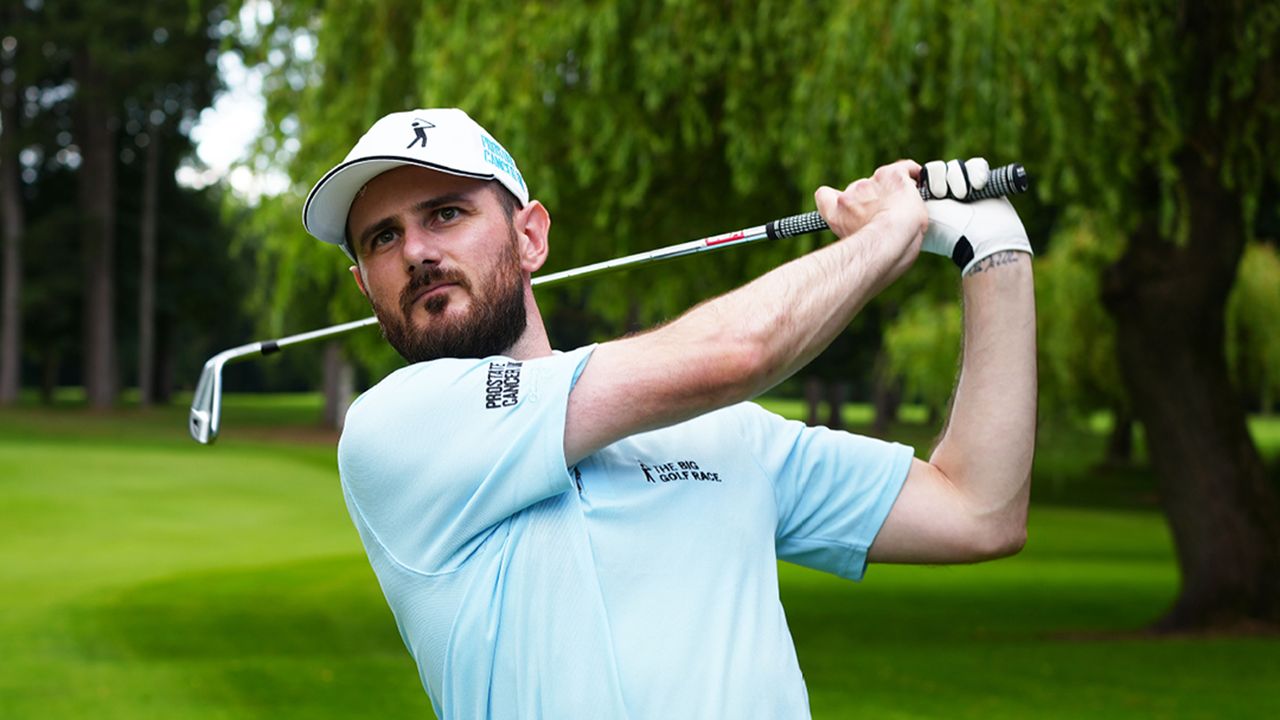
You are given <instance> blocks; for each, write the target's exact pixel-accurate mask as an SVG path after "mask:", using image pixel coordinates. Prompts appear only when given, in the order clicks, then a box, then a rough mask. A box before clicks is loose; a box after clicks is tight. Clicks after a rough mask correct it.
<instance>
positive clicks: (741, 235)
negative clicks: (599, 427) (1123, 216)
mask: <svg viewBox="0 0 1280 720" xmlns="http://www.w3.org/2000/svg"><path fill="white" fill-rule="evenodd" d="M1029 186H1030V179H1029V178H1028V177H1027V172H1026V170H1025V169H1024V168H1023V167H1022V165H1020V164H1017V163H1014V164H1011V165H1005V166H1002V167H998V168H994V169H992V170H991V176H990V178H989V179H988V180H987V184H986V185H985V186H983V188H982V189H981V190H976V191H974V192H973V193H971V194H970V195H969V196H968V197H967V198H965V202H972V201H976V200H985V199H988V198H993V197H998V196H1003V195H1011V194H1014V193H1022V192H1026V190H1027V188H1028V187H1029ZM920 196H921V197H922V198H923V199H925V200H932V199H934V198H933V197H932V196H931V195H930V193H929V190H928V188H927V187H925V186H923V185H921V186H920ZM826 229H828V228H827V223H826V221H825V220H823V219H822V216H821V215H819V214H818V213H817V212H816V211H814V212H807V213H802V214H800V215H792V216H790V217H785V218H781V219H778V220H773V221H770V222H767V223H765V224H764V225H756V226H754V227H749V228H744V229H742V230H735V231H734V232H729V233H723V234H720V235H712V236H710V237H705V238H700V239H698V240H690V241H688V242H683V243H678V244H676V245H669V246H667V247H663V248H658V249H656V250H647V251H645V252H639V253H636V254H634V255H627V256H625V257H621V258H615V259H613V260H605V261H603V262H598V263H594V264H591V265H584V266H582V267H578V268H573V269H571V270H562V271H560V272H556V273H550V274H548V275H539V276H538V277H536V278H533V281H532V284H533V286H534V287H544V286H546V287H551V286H553V285H559V284H561V283H563V282H567V281H569V280H578V279H582V278H588V277H592V276H593V275H599V274H601V273H605V272H610V271H613V270H621V269H623V268H630V267H636V266H640V265H647V264H649V263H655V262H660V261H663V260H671V259H673V258H678V257H682V256H684V255H692V254H695V253H700V252H706V251H708V250H719V249H721V248H726V247H732V246H735V245H746V244H748V243H753V242H756V241H758V240H775V239H778V238H787V237H795V236H797V235H806V234H808V233H814V232H818V231H821V230H826ZM376 324H378V319H377V318H376V317H369V318H365V319H363V320H355V321H352V322H347V323H342V324H341V325H333V326H330V327H326V328H321V329H319V330H312V331H310V332H304V333H299V334H297V335H289V336H287V337H282V338H278V339H275V340H263V341H261V342H252V343H249V344H247V345H241V346H239V347H234V348H231V349H229V350H223V351H222V352H220V353H218V354H217V355H214V356H213V357H211V358H209V360H208V361H207V362H205V364H204V369H203V370H202V371H201V373H200V380H199V381H198V382H197V383H196V390H195V394H194V395H193V396H192V398H191V413H190V415H189V421H188V425H189V427H190V430H191V437H192V438H194V439H195V440H196V442H198V443H200V444H202V445H210V444H212V443H213V441H214V440H216V439H217V438H218V428H219V424H220V421H221V416H222V368H223V367H225V366H226V365H227V363H233V362H240V361H242V360H245V359H248V358H252V357H257V356H261V355H271V354H273V353H276V352H279V351H280V350H282V349H284V348H286V347H289V346H290V345H300V344H302V343H307V342H311V341H313V340H320V339H322V338H327V337H333V336H335V335H342V334H344V333H348V332H351V331H352V330H357V329H359V328H363V327H368V326H370V325H376Z"/></svg>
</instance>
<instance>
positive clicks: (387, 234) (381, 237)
mask: <svg viewBox="0 0 1280 720" xmlns="http://www.w3.org/2000/svg"><path fill="white" fill-rule="evenodd" d="M395 237H396V234H395V233H394V232H393V231H391V230H383V231H382V232H380V233H378V234H377V235H374V236H373V246H374V247H377V246H379V245H386V244H387V243H389V242H391V241H392V240H394V239H395Z"/></svg>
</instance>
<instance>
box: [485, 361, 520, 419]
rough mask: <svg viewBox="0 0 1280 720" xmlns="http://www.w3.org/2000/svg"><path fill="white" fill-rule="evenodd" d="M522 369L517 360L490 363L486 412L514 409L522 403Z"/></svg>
mask: <svg viewBox="0 0 1280 720" xmlns="http://www.w3.org/2000/svg"><path fill="white" fill-rule="evenodd" d="M522 369H523V366H522V364H521V363H519V362H517V361H515V360H512V361H510V362H491V363H489V376H488V377H487V378H486V379H485V383H484V407H485V409H486V410H493V409H494V408H504V407H514V406H515V404H516V403H518V402H520V371H521V370H522Z"/></svg>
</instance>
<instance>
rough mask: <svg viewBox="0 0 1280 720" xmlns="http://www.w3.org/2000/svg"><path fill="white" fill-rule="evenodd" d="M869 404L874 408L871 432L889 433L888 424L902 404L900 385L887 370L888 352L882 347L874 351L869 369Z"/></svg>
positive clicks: (874, 433)
mask: <svg viewBox="0 0 1280 720" xmlns="http://www.w3.org/2000/svg"><path fill="white" fill-rule="evenodd" d="M871 404H872V406H873V407H874V409H875V418H874V419H873V420H872V422H871V434H873V435H875V436H876V437H884V436H885V435H887V434H888V433H889V426H890V425H891V424H892V423H894V422H896V421H897V419H898V409H899V408H900V407H901V406H902V386H901V384H900V383H899V382H898V380H897V378H895V377H893V373H891V372H889V353H887V352H885V349H884V347H881V348H880V350H879V351H878V352H876V360H875V365H874V366H873V367H872V370H871Z"/></svg>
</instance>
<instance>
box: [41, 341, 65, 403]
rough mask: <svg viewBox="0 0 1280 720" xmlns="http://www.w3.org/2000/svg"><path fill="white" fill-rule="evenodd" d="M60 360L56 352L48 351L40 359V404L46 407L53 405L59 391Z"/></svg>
mask: <svg viewBox="0 0 1280 720" xmlns="http://www.w3.org/2000/svg"><path fill="white" fill-rule="evenodd" d="M60 359H61V358H60V357H59V355H58V351H56V350H46V351H45V352H44V355H43V356H42V357H41V358H40V402H41V403H42V404H44V405H52V404H53V395H54V392H55V391H56V390H57V389H58V365H59V364H60V362H59V361H60Z"/></svg>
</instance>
